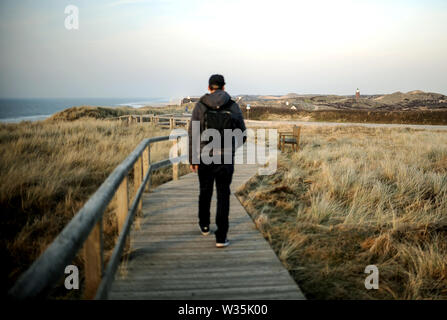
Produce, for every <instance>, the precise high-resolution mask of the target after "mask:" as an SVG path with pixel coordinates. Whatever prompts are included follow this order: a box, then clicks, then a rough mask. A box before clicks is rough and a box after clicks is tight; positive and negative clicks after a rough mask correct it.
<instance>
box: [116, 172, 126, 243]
mask: <svg viewBox="0 0 447 320" xmlns="http://www.w3.org/2000/svg"><path fill="white" fill-rule="evenodd" d="M115 197H116V218H117V221H118V234H119V233H120V232H121V230H122V229H123V226H124V223H125V221H126V216H127V212H128V211H129V195H128V179H127V176H125V177H124V179H123V181H122V182H121V184H120V186H119V188H118V190H117V191H116V193H115Z"/></svg>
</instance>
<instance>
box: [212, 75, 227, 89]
mask: <svg viewBox="0 0 447 320" xmlns="http://www.w3.org/2000/svg"><path fill="white" fill-rule="evenodd" d="M208 84H209V86H210V88H211V89H222V87H223V86H224V85H225V79H224V77H223V75H220V74H213V75H212V76H211V77H210V80H209V81H208Z"/></svg>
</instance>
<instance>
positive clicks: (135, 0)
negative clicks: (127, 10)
mask: <svg viewBox="0 0 447 320" xmlns="http://www.w3.org/2000/svg"><path fill="white" fill-rule="evenodd" d="M148 2H151V0H120V1H115V2H111V3H109V4H108V6H110V7H116V6H122V5H127V4H138V3H148Z"/></svg>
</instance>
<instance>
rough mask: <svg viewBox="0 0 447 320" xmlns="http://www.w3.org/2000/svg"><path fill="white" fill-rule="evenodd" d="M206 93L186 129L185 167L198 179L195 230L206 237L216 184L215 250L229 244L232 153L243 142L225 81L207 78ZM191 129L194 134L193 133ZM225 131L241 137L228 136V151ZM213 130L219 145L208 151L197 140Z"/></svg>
mask: <svg viewBox="0 0 447 320" xmlns="http://www.w3.org/2000/svg"><path fill="white" fill-rule="evenodd" d="M208 90H209V92H210V93H209V94H205V95H204V96H202V97H201V98H200V100H199V101H198V102H197V103H196V105H195V107H194V110H193V111H192V117H191V122H190V125H189V128H188V134H189V163H190V168H191V170H192V171H193V172H197V173H198V176H199V184H200V195H199V227H200V230H201V232H202V234H203V235H208V234H209V233H210V206H211V197H212V195H213V187H214V181H216V191H217V210H216V225H217V230H216V231H215V236H216V247H218V248H223V247H226V246H228V245H229V243H230V242H229V241H228V239H227V233H228V227H229V224H228V216H229V211H230V193H231V191H230V184H231V180H232V177H233V172H234V153H235V151H236V149H237V148H238V147H239V146H240V145H242V144H243V143H244V142H245V140H246V137H245V130H246V128H245V123H244V119H243V117H242V112H241V109H240V108H239V105H238V104H237V103H236V102H234V101H233V100H231V97H230V95H229V94H228V93H227V92H225V80H224V77H223V76H222V75H218V74H214V75H212V76H211V77H210V79H209V82H208ZM194 126H195V128H196V129H197V130H194V129H193V128H194ZM198 129H199V130H198ZM229 129H231V130H234V129H240V130H241V131H242V132H243V133H244V135H243V136H237V137H236V138H235V137H233V136H232V137H231V142H230V144H229V148H228V144H227V143H225V141H224V137H227V136H228V135H227V133H228V131H229ZM207 130H210V131H207ZM216 130H217V132H219V134H220V138H221V141H220V142H221V143H219V144H218V145H219V146H220V148H215V149H211V150H210V149H209V148H207V144H208V143H209V141H206V140H205V141H201V136H202V134H203V133H204V132H205V133H206V134H205V135H204V136H208V134H209V133H210V132H211V133H215V132H216ZM231 130H230V132H231ZM224 133H225V134H224ZM213 139H215V138H213ZM213 142H216V141H213V140H211V143H213ZM195 147H197V148H195ZM216 149H217V150H216ZM210 156H211V157H212V159H213V160H212V161H211V163H210V161H209V160H208V159H209V158H210Z"/></svg>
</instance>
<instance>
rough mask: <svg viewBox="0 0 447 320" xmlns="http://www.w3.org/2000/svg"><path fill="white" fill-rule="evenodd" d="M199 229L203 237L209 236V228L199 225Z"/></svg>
mask: <svg viewBox="0 0 447 320" xmlns="http://www.w3.org/2000/svg"><path fill="white" fill-rule="evenodd" d="M199 228H200V232H202V234H203V235H204V236H207V235H209V234H210V226H205V227H202V226H201V225H199Z"/></svg>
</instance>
